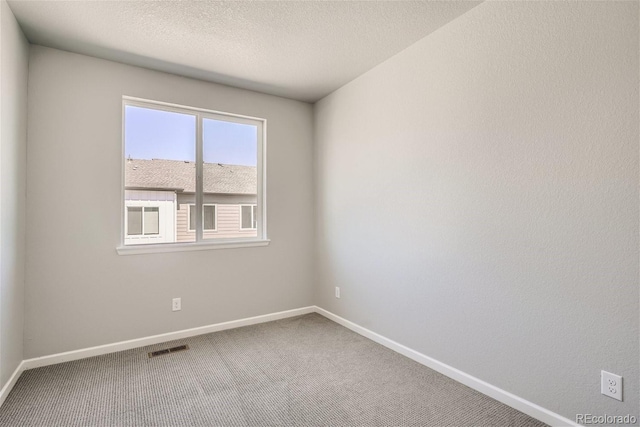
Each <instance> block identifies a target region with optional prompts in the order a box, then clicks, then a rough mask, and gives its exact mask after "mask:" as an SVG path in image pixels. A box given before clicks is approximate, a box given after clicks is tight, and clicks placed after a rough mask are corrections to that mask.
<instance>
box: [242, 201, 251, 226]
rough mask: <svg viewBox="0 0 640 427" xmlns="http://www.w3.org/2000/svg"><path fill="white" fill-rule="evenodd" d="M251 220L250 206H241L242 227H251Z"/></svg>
mask: <svg viewBox="0 0 640 427" xmlns="http://www.w3.org/2000/svg"><path fill="white" fill-rule="evenodd" d="M252 226H253V223H252V220H251V206H243V207H242V228H253V227H252Z"/></svg>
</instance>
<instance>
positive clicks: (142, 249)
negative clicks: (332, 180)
mask: <svg viewBox="0 0 640 427" xmlns="http://www.w3.org/2000/svg"><path fill="white" fill-rule="evenodd" d="M270 241H271V240H269V239H253V240H236V241H226V242H203V243H160V244H156V245H129V246H119V247H117V248H116V251H117V252H118V255H141V254H157V253H167V252H189V251H208V250H211V249H235V248H251V247H256V246H268V245H269V242H270Z"/></svg>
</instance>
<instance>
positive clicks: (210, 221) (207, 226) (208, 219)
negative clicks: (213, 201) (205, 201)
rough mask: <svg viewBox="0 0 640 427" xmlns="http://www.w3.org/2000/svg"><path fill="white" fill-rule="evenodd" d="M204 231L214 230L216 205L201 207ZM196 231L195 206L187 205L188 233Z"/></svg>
mask: <svg viewBox="0 0 640 427" xmlns="http://www.w3.org/2000/svg"><path fill="white" fill-rule="evenodd" d="M202 218H203V219H204V231H215V230H216V205H203V206H202ZM195 230H196V205H189V231H195Z"/></svg>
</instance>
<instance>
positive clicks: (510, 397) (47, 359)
mask: <svg viewBox="0 0 640 427" xmlns="http://www.w3.org/2000/svg"><path fill="white" fill-rule="evenodd" d="M314 312H315V313H318V314H321V315H322V316H324V317H326V318H328V319H330V320H333V321H334V322H336V323H338V324H340V325H342V326H344V327H346V328H348V329H351V330H352V331H354V332H356V333H358V334H360V335H362V336H364V337H367V338H369V339H370V340H372V341H375V342H377V343H378V344H381V345H383V346H385V347H387V348H389V349H391V350H394V351H396V352H398V353H400V354H402V355H404V356H406V357H408V358H410V359H412V360H415V361H416V362H418V363H420V364H422V365H425V366H427V367H429V368H431V369H433V370H434V371H437V372H439V373H441V374H443V375H446V376H448V377H449V378H452V379H454V380H456V381H458V382H460V383H462V384H464V385H466V386H468V387H471V388H472V389H474V390H477V391H479V392H480V393H483V394H485V395H487V396H489V397H492V398H494V399H496V400H497V401H499V402H502V403H504V404H505V405H508V406H511V407H512V408H514V409H517V410H518V411H521V412H524V413H525V414H527V415H529V416H532V417H533V418H536V419H538V420H540V421H542V422H544V423H547V424H549V425H551V426H578V424H576V423H575V422H573V421H571V420H569V419H568V418H565V417H563V416H561V415H558V414H556V413H554V412H551V411H549V410H547V409H545V408H543V407H541V406H539V405H536V404H535V403H532V402H529V401H528V400H525V399H523V398H521V397H519V396H516V395H514V394H512V393H509V392H508V391H505V390H502V389H500V388H498V387H496V386H494V385H491V384H489V383H487V382H485V381H482V380H481V379H478V378H476V377H474V376H471V375H469V374H467V373H465V372H462V371H460V370H458V369H456V368H454V367H451V366H449V365H447V364H445V363H442V362H440V361H438V360H436V359H433V358H431V357H429V356H426V355H424V354H422V353H419V352H417V351H415V350H412V349H410V348H409V347H406V346H404V345H402V344H400V343H397V342H395V341H393V340H391V339H389V338H386V337H383V336H382V335H380V334H377V333H375V332H373V331H370V330H369V329H366V328H363V327H362V326H360V325H357V324H355V323H353V322H351V321H349V320H347V319H344V318H342V317H340V316H337V315H335V314H333V313H331V312H329V311H327V310H325V309H323V308H320V307H317V306H310V307H303V308H297V309H294V310H287V311H280V312H278V313H271V314H265V315H262V316H255V317H248V318H245V319H239V320H232V321H229V322H222V323H216V324H213V325H207V326H201V327H198V328H191V329H184V330H182V331H176V332H169V333H166V334H160V335H153V336H149V337H144V338H137V339H133V340H128V341H121V342H117V343H113V344H105V345H100V346H96V347H89V348H84V349H80V350H73V351H67V352H64V353H58V354H52V355H49V356H43V357H36V358H33V359H27V360H23V361H22V363H20V365H18V367H17V368H16V370H15V372H14V373H13V375H12V376H11V378H10V379H9V381H8V382H7V384H5V386H4V387H3V388H2V390H0V405H2V403H3V402H4V400H5V399H6V398H7V396H8V394H9V392H10V391H11V389H12V388H13V386H14V385H15V383H16V381H17V380H18V378H19V377H20V374H21V373H22V372H23V371H26V370H27V369H33V368H39V367H42V366H48V365H54V364H57V363H62V362H69V361H72V360H78V359H84V358H87V357H93V356H100V355H103V354H108V353H113V352H116V351H122V350H129V349H132V348H138V347H144V346H147V345H152V344H160V343H163V342H166V341H173V340H178V339H182V338H189V337H193V336H196V335H202V334H209V333H211V332H218V331H224V330H226V329H233V328H239V327H241V326H249V325H255V324H258V323H265V322H271V321H273V320H279V319H285V318H287V317H293V316H300V315H303V314H308V313H314Z"/></svg>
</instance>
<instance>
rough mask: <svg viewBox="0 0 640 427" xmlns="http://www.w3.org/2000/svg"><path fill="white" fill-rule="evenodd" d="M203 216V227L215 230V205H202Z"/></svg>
mask: <svg viewBox="0 0 640 427" xmlns="http://www.w3.org/2000/svg"><path fill="white" fill-rule="evenodd" d="M203 211H204V213H203V217H204V229H205V230H215V229H216V207H215V206H203Z"/></svg>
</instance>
